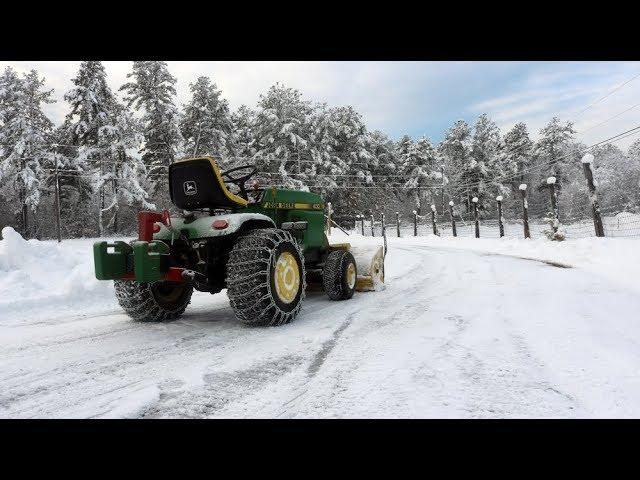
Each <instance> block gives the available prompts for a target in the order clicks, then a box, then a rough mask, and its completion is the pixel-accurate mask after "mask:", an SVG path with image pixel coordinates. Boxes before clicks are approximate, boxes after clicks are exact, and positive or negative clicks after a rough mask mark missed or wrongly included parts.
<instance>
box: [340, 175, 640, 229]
mask: <svg viewBox="0 0 640 480" xmlns="http://www.w3.org/2000/svg"><path fill="white" fill-rule="evenodd" d="M587 171H590V172H591V173H592V171H591V169H590V167H585V172H587ZM550 179H553V183H549V184H548V185H547V186H546V188H536V189H531V191H530V192H529V191H527V190H528V189H527V187H526V186H525V185H522V186H521V189H520V191H519V194H514V195H511V196H510V197H509V198H507V199H505V198H503V197H502V195H499V196H496V197H495V200H486V199H485V200H484V202H482V203H480V202H478V199H477V198H474V199H473V200H472V203H471V205H465V204H464V203H461V204H457V205H456V204H455V203H454V202H453V201H452V200H450V201H449V202H448V204H447V206H448V208H447V207H445V203H444V201H443V202H437V203H435V202H434V204H432V205H431V206H430V207H431V208H430V211H429V212H428V213H422V214H421V213H418V211H419V209H418V208H416V210H413V212H411V213H407V212H406V211H405V212H400V211H396V212H389V211H384V210H383V209H381V210H379V211H369V212H367V213H366V214H364V213H361V212H359V213H354V214H351V215H343V216H342V217H334V220H335V221H336V222H337V223H338V224H340V225H341V226H342V227H343V228H345V229H346V230H351V231H355V232H357V233H360V234H362V235H365V236H380V235H382V233H383V231H385V232H386V235H387V236H400V237H408V236H425V235H437V236H440V237H477V238H500V237H505V238H545V237H547V238H550V239H553V240H564V239H576V238H588V237H594V236H597V237H640V212H639V211H638V209H637V208H634V207H628V206H625V205H619V204H610V205H607V206H606V207H605V208H602V207H601V206H600V203H599V200H598V192H597V188H596V182H595V181H594V179H593V177H592V175H587V173H585V185H584V188H583V189H582V195H578V196H576V195H575V194H574V195H569V194H565V195H560V196H559V195H558V192H557V191H556V186H555V179H554V178H553V177H550ZM639 189H640V186H639ZM639 193H640V192H639Z"/></svg>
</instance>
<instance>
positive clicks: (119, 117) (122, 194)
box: [106, 104, 155, 232]
mask: <svg viewBox="0 0 640 480" xmlns="http://www.w3.org/2000/svg"><path fill="white" fill-rule="evenodd" d="M115 127H116V130H114V137H113V142H112V144H111V155H112V157H113V158H114V159H115V160H114V162H113V164H112V165H111V171H110V172H109V174H108V176H107V181H109V182H110V183H111V186H112V188H111V189H110V191H109V192H110V198H108V201H107V203H108V204H109V207H108V211H109V213H110V218H109V220H108V222H107V225H106V227H107V228H111V229H112V230H113V232H118V231H119V217H118V214H119V211H120V209H121V208H122V207H123V206H126V207H137V208H143V209H154V208H155V205H154V204H152V203H150V202H149V201H148V197H149V195H148V193H147V191H148V188H149V186H150V182H149V180H148V177H147V175H146V173H147V171H146V166H145V164H144V162H143V160H142V156H141V155H140V146H141V144H142V142H143V136H142V133H141V130H142V128H141V125H140V122H139V121H138V120H137V119H135V118H134V117H133V116H132V115H131V113H130V112H129V111H128V110H127V108H126V107H125V106H124V105H121V104H118V106H117V110H116V112H115ZM131 226H132V225H129V227H131Z"/></svg>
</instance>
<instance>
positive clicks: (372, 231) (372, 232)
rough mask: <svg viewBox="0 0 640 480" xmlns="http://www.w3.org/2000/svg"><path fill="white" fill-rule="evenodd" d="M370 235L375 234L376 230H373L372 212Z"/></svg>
mask: <svg viewBox="0 0 640 480" xmlns="http://www.w3.org/2000/svg"><path fill="white" fill-rule="evenodd" d="M371 236H372V237H375V236H376V232H375V231H374V230H373V214H372V215H371Z"/></svg>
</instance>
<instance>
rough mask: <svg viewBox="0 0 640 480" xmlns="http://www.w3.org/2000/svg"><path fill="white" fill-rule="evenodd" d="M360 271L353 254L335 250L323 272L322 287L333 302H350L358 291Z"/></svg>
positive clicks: (329, 256) (325, 264)
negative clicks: (357, 283)
mask: <svg viewBox="0 0 640 480" xmlns="http://www.w3.org/2000/svg"><path fill="white" fill-rule="evenodd" d="M357 278H358V270H357V268H356V261H355V259H354V258H353V255H352V254H351V252H348V251H346V250H334V251H333V252H330V253H329V255H327V259H326V261H325V262H324V269H323V270H322V285H323V286H324V290H325V292H327V295H328V296H329V298H330V299H331V300H348V299H350V298H351V297H353V292H355V291H356V280H357Z"/></svg>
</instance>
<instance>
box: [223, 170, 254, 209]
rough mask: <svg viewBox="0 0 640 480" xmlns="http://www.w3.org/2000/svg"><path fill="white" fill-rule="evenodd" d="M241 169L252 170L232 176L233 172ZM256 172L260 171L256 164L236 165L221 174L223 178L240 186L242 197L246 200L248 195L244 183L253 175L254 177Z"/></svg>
mask: <svg viewBox="0 0 640 480" xmlns="http://www.w3.org/2000/svg"><path fill="white" fill-rule="evenodd" d="M241 170H251V171H250V172H249V173H247V174H246V175H238V176H237V177H236V176H231V175H230V174H231V173H234V172H238V171H241ZM256 173H258V169H257V168H256V167H255V165H241V166H239V167H235V168H231V169H229V170H225V171H224V172H221V173H220V175H221V176H222V179H223V180H225V179H226V181H228V182H230V183H233V184H234V185H237V186H238V188H239V189H240V194H241V196H242V198H244V199H245V200H247V199H248V197H247V191H246V190H245V188H244V184H245V183H246V181H247V180H249V179H250V178H251V177H253V176H254V175H255V174H256Z"/></svg>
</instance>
